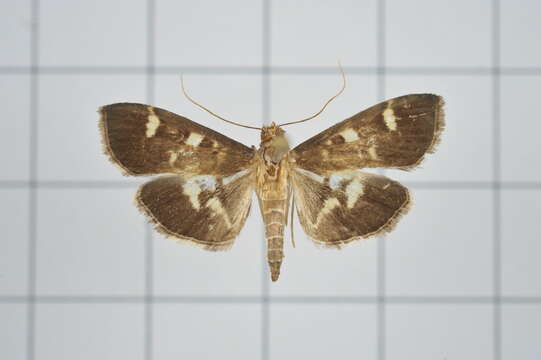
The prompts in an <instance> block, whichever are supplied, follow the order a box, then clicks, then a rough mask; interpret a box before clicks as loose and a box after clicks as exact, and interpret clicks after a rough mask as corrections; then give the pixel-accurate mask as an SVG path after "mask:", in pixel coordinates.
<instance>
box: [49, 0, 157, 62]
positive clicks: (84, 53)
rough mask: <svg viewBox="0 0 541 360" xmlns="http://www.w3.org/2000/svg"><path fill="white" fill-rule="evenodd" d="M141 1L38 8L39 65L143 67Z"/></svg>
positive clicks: (64, 2)
mask: <svg viewBox="0 0 541 360" xmlns="http://www.w3.org/2000/svg"><path fill="white" fill-rule="evenodd" d="M146 31H147V15H146V2H145V1H144V0H136V1H132V0H117V1H107V0H97V1H85V2H81V3H76V2H73V1H69V0H52V1H47V6H42V7H41V8H40V39H39V40H40V41H39V45H40V49H39V54H40V64H41V65H45V66H136V65H139V66H143V65H146V61H147V57H146V45H147V44H146V40H147V35H146Z"/></svg>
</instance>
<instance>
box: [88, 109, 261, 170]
mask: <svg viewBox="0 0 541 360" xmlns="http://www.w3.org/2000/svg"><path fill="white" fill-rule="evenodd" d="M99 112H100V114H101V119H100V128H101V130H102V140H103V144H104V148H105V152H106V153H107V154H108V155H109V157H110V159H111V161H112V162H113V163H115V164H117V165H119V166H120V168H121V169H122V170H123V172H124V173H125V174H127V175H151V174H162V173H179V174H194V175H199V174H209V175H222V176H229V175H232V174H235V173H237V172H239V171H241V170H244V169H246V168H248V167H250V166H251V163H252V159H253V157H254V149H251V148H249V147H247V146H245V145H243V144H241V143H238V142H236V141H234V140H232V139H230V138H228V137H226V136H224V135H222V134H220V133H217V132H216V131H213V130H211V129H209V128H206V127H204V126H202V125H199V124H197V123H195V122H193V121H190V120H188V119H186V118H184V117H182V116H179V115H176V114H173V113H171V112H169V111H167V110H163V109H160V108H155V107H152V106H149V105H144V104H130V103H119V104H112V105H107V106H103V107H102V108H100V110H99Z"/></svg>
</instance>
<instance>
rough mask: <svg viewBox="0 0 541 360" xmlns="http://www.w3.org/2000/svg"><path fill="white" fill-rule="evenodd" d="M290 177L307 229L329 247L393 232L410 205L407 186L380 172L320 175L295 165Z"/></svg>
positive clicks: (299, 210)
mask: <svg viewBox="0 0 541 360" xmlns="http://www.w3.org/2000/svg"><path fill="white" fill-rule="evenodd" d="M291 179H292V183H293V193H294V196H295V205H296V207H297V213H298V216H299V219H300V222H301V225H302V226H303V228H304V231H305V232H306V234H307V235H308V236H309V237H310V238H312V240H314V242H315V243H316V244H319V245H323V246H326V247H338V248H339V247H341V246H342V245H344V244H347V243H349V242H351V241H353V240H357V239H361V238H366V237H370V236H375V235H378V234H382V233H385V232H387V231H390V230H392V228H393V227H394V225H395V224H396V223H397V221H398V219H399V218H400V216H401V215H403V214H404V213H406V212H407V210H408V208H409V205H410V195H409V192H408V189H407V188H405V187H404V186H402V185H401V184H399V183H398V182H396V181H393V180H391V179H388V178H386V177H384V176H381V175H374V174H368V173H363V172H360V171H352V170H349V171H343V172H339V173H334V174H332V175H330V176H320V175H317V174H315V173H312V172H309V171H306V170H303V169H299V168H296V169H293V170H292V171H291Z"/></svg>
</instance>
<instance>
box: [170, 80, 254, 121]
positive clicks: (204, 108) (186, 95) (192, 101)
mask: <svg viewBox="0 0 541 360" xmlns="http://www.w3.org/2000/svg"><path fill="white" fill-rule="evenodd" d="M180 86H181V87H182V93H183V94H184V96H185V97H186V99H188V100H189V101H190V102H191V103H192V104H194V105H195V106H197V107H199V108H201V109H203V110H205V111H206V112H208V113H209V114H210V115H212V116H214V117H217V118H218V119H220V120H223V121H225V122H228V123H230V124H233V125H237V126H242V127H245V128H248V129H255V130H261V128H258V127H255V126H249V125H242V124H239V123H236V122H234V121H231V120H227V119H224V118H223V117H221V116H220V115H218V114H216V113H214V112H212V111H210V110H209V109H207V108H206V107H204V106H203V105H201V104H199V103H198V102H197V101H195V100H194V99H192V98H191V97H190V95H188V93H187V92H186V89H184V77H183V76H182V75H180Z"/></svg>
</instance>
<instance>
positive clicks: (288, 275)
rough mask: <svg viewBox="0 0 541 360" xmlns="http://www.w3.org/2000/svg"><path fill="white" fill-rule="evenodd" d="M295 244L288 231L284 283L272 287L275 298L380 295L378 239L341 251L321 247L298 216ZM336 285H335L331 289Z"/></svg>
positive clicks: (282, 270)
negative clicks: (314, 241)
mask: <svg viewBox="0 0 541 360" xmlns="http://www.w3.org/2000/svg"><path fill="white" fill-rule="evenodd" d="M294 222H295V243H296V247H295V248H292V246H291V240H290V234H289V232H290V231H291V230H290V229H288V230H287V231H286V235H285V238H284V243H285V246H284V247H285V248H284V254H285V258H284V262H283V264H282V269H281V275H280V280H279V281H277V282H275V283H272V284H271V285H270V290H271V295H273V296H284V297H287V296H331V297H334V296H376V295H377V242H378V241H379V240H378V239H376V238H373V239H368V240H361V241H357V242H355V243H353V244H350V245H349V246H347V247H345V248H344V249H341V250H336V249H324V248H320V247H317V246H316V245H315V244H314V243H313V241H312V240H310V239H309V238H308V237H307V236H306V235H305V234H304V231H303V229H302V227H301V225H300V223H299V221H298V217H297V216H296V215H295V221H294ZM329 284H332V286H329Z"/></svg>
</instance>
